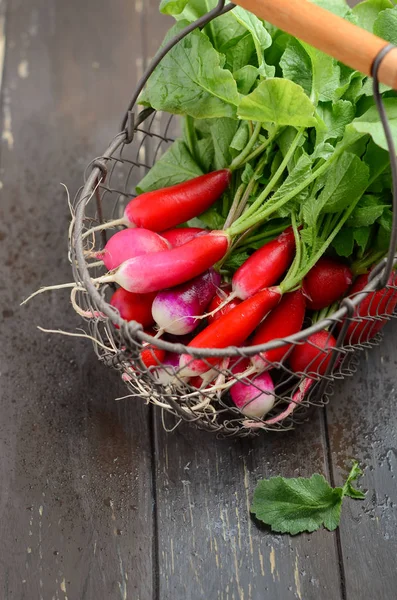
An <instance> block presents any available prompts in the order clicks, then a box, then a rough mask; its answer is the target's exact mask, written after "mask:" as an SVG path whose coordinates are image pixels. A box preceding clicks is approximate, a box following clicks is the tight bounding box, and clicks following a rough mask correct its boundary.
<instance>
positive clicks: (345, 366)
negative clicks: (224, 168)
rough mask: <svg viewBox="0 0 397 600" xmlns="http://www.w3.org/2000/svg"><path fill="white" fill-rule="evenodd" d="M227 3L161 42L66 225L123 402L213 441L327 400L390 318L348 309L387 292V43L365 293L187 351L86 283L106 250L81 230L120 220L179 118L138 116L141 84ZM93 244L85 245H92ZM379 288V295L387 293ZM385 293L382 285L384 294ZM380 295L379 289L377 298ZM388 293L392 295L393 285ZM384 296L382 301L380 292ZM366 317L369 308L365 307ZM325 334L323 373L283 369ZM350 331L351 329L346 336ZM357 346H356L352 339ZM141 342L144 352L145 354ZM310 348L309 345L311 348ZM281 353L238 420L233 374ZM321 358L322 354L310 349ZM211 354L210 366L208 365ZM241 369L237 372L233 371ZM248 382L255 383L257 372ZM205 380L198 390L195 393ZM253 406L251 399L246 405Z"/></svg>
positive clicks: (94, 327)
mask: <svg viewBox="0 0 397 600" xmlns="http://www.w3.org/2000/svg"><path fill="white" fill-rule="evenodd" d="M233 7H234V5H233V4H228V5H226V6H225V2H224V1H220V2H219V3H218V6H217V7H216V8H215V9H214V10H212V11H211V12H210V13H208V14H207V15H205V16H204V17H202V18H201V19H199V20H198V21H196V22H195V23H192V24H191V25H189V26H188V27H186V28H185V29H184V30H182V31H181V32H180V33H179V34H178V36H177V37H176V38H174V39H172V40H171V41H170V42H169V43H168V44H166V45H165V46H164V47H163V48H162V49H161V51H160V52H159V53H158V54H157V55H156V57H155V59H154V60H153V61H152V63H151V65H150V67H149V68H148V70H147V72H146V73H145V74H144V76H143V77H142V79H141V81H140V82H139V84H138V86H137V89H136V91H135V93H134V96H133V99H132V101H131V104H130V106H129V109H128V111H127V114H126V116H125V118H124V121H123V124H122V128H121V129H122V131H121V133H119V134H118V135H117V136H116V137H115V138H114V140H113V141H112V142H111V144H110V145H109V147H108V148H107V150H106V151H105V152H104V153H103V155H102V156H100V157H98V158H96V159H95V160H93V161H92V162H91V163H90V164H89V165H88V167H87V169H86V172H85V184H84V186H83V187H82V188H81V189H80V190H79V192H78V194H77V196H76V199H75V202H74V207H73V211H74V219H73V221H72V224H71V230H70V248H69V250H70V256H69V258H70V261H71V264H72V268H73V274H74V279H75V282H76V286H77V287H76V288H75V289H74V290H73V292H72V294H73V295H72V302H73V304H74V307H75V309H76V310H77V311H78V312H79V313H80V314H81V315H82V317H83V318H84V319H85V320H86V322H87V327H88V329H89V332H90V335H91V336H92V338H93V339H94V341H95V343H94V348H95V351H96V353H97V355H98V358H99V359H100V360H101V361H102V362H104V363H105V365H107V366H109V367H112V368H115V369H117V370H118V371H119V373H120V375H121V377H122V379H123V381H124V382H125V384H126V386H127V388H128V394H127V395H126V397H136V398H140V399H143V400H146V401H147V402H148V403H149V402H150V403H153V404H154V405H156V406H158V407H159V408H161V410H162V411H163V423H164V426H165V427H168V426H166V423H165V420H164V418H165V415H166V414H171V415H173V416H174V417H175V419H172V423H171V425H170V427H175V426H176V425H178V424H179V423H180V422H181V421H188V422H191V423H193V424H195V425H196V426H197V427H199V428H201V429H205V430H207V431H212V432H215V433H217V434H218V435H219V436H222V437H226V436H252V435H256V434H258V432H260V431H270V430H278V431H280V430H286V429H289V428H291V427H292V426H293V425H294V424H296V423H299V422H301V421H302V420H304V419H305V418H306V417H307V415H308V411H309V409H310V407H314V406H322V405H324V404H326V403H327V401H328V400H329V397H330V395H331V394H332V389H333V383H334V381H335V380H338V379H343V378H344V377H347V376H350V375H353V374H354V372H355V371H356V368H357V364H358V351H359V350H364V349H366V348H370V347H371V346H374V345H377V344H378V343H379V341H380V339H381V335H380V334H379V333H378V334H377V335H375V336H372V335H368V332H369V331H371V328H376V325H377V323H383V322H384V321H385V320H386V319H388V318H390V315H389V314H388V312H390V311H388V306H387V302H383V303H381V305H382V312H381V313H380V314H377V315H376V316H371V317H360V318H358V317H354V311H355V309H356V307H357V306H358V305H359V303H360V302H362V301H363V300H364V298H365V297H366V296H367V294H369V293H370V292H372V291H374V290H377V289H382V288H384V287H385V286H386V284H387V282H388V280H389V276H390V273H391V271H392V268H393V265H394V263H395V262H396V259H395V256H394V251H395V248H396V231H397V218H396V214H397V211H396V200H397V194H396V161H395V158H394V157H395V152H394V148H393V141H392V138H391V135H390V130H389V127H388V123H387V119H386V115H385V111H384V109H383V105H382V99H381V97H380V94H379V89H378V88H379V86H378V78H377V72H378V69H379V65H380V63H381V61H382V59H383V57H384V56H385V54H386V53H387V51H388V50H390V49H391V48H393V46H391V47H390V46H387V47H386V48H385V49H384V50H383V51H382V52H381V53H380V54H379V55H378V57H377V58H376V60H375V62H374V65H373V77H374V96H375V101H376V103H377V106H378V110H379V113H380V117H381V121H382V124H383V126H384V129H385V134H386V138H387V141H388V144H389V152H390V157H391V166H392V175H393V193H394V199H393V232H392V236H391V238H392V239H391V243H390V250H389V254H388V257H387V258H386V259H383V260H382V261H381V262H380V263H379V264H378V265H377V266H376V267H375V268H374V269H373V270H372V272H371V277H370V281H369V284H368V285H367V287H366V288H365V289H364V290H363V291H362V292H360V293H359V294H356V295H355V296H354V297H349V298H345V299H344V300H342V301H341V302H340V305H339V308H338V310H336V312H335V313H334V314H332V315H331V316H329V317H327V318H326V319H323V320H321V321H319V322H317V323H314V324H313V323H311V322H310V320H307V321H306V322H305V327H304V329H303V330H302V331H301V332H299V333H297V334H295V335H293V336H290V337H288V338H284V339H275V340H273V341H271V342H269V343H266V344H263V345H261V346H249V347H244V348H243V347H240V348H234V347H231V348H225V349H222V350H219V349H210V348H208V349H205V350H203V349H196V350H195V349H194V348H191V347H189V348H187V347H186V346H185V345H183V344H181V343H179V342H177V341H175V339H174V340H172V339H169V340H168V341H166V340H163V339H156V338H154V337H152V336H150V335H148V334H146V333H144V331H143V329H142V327H141V325H139V324H138V323H136V322H134V321H130V322H127V321H124V320H123V319H122V318H121V317H120V315H119V313H118V312H117V311H116V310H115V309H114V308H113V307H112V306H110V304H109V303H108V300H109V297H110V294H111V293H112V291H114V288H113V289H112V284H110V285H102V286H100V287H98V286H97V285H96V284H94V283H93V282H92V278H95V277H97V276H99V275H101V274H103V273H104V271H103V268H101V267H100V266H98V265H95V264H93V261H92V260H89V259H88V257H89V255H90V254H89V253H90V252H91V251H92V250H93V249H95V250H100V249H102V248H103V246H104V244H105V243H106V234H105V232H104V231H102V232H101V233H100V234H98V235H96V236H95V238H94V241H93V239H92V238H83V233H84V231H86V230H87V229H89V228H90V227H91V226H92V225H93V224H94V225H97V224H100V223H102V222H104V221H105V220H108V219H113V218H118V217H120V216H121V215H122V214H123V211H124V207H125V204H126V203H127V202H128V201H129V200H130V199H131V197H133V196H134V195H135V186H136V185H137V183H138V181H139V180H140V179H141V178H142V176H143V175H144V174H145V173H146V172H147V171H148V169H149V168H150V167H151V166H152V165H153V163H154V162H155V161H156V159H157V158H158V157H159V156H160V155H161V153H162V152H164V150H165V149H166V148H167V146H168V145H169V144H170V143H171V142H172V141H173V140H174V138H175V137H176V135H177V133H178V127H179V123H178V119H177V118H175V117H173V116H171V115H168V114H164V113H157V112H155V111H153V110H152V109H144V110H141V111H140V112H138V110H137V107H136V103H137V99H138V96H139V94H140V92H141V90H142V89H143V87H144V85H145V83H146V81H147V79H148V77H149V76H150V74H151V73H152V72H153V70H154V68H155V67H156V66H157V64H158V63H159V62H160V61H161V60H162V58H163V57H164V56H165V54H166V53H167V52H168V51H169V50H170V48H171V47H173V46H174V45H175V44H176V43H178V41H179V40H181V39H182V38H183V37H184V36H186V35H187V34H188V33H189V32H190V31H192V30H193V29H194V28H196V27H202V26H203V25H205V24H206V23H208V22H209V21H210V20H211V19H213V18H216V17H217V16H219V15H220V14H222V13H224V12H225V11H228V10H231V9H232V8H233ZM93 243H94V246H93ZM386 289H388V288H386ZM389 289H390V288H389ZM386 293H387V291H385V294H386ZM396 293H397V288H396ZM389 296H390V295H389ZM369 312H370V313H372V312H373V311H371V310H369ZM363 319H364V320H365V321H366V322H367V323H366V325H365V328H364V330H365V331H366V334H365V336H364V337H365V340H369V341H362V342H361V343H355V344H351V343H350V341H349V339H345V338H346V332H347V330H348V327H349V325H350V324H351V323H352V322H353V323H354V322H355V323H356V326H360V327H361V328H362V321H363ZM326 329H327V331H328V335H329V336H331V335H333V336H334V337H335V338H336V340H337V341H336V346H335V347H334V348H333V349H332V351H331V358H330V356H329V354H324V356H323V359H322V360H326V361H327V364H328V366H327V369H326V371H325V373H324V375H318V364H317V366H316V369H314V370H313V372H310V371H307V370H306V372H305V373H302V374H299V373H298V374H297V373H294V372H293V371H292V370H290V368H289V367H288V354H289V353H290V352H291V351H292V349H293V347H294V346H296V345H298V344H303V343H305V341H306V340H307V339H308V337H309V336H310V335H312V334H314V333H316V332H320V331H324V330H326ZM349 332H350V333H351V329H350V330H349ZM359 342H360V340H359ZM148 344H150V346H149V347H148ZM312 345H314V346H315V344H312ZM281 346H286V347H287V348H288V352H287V354H286V355H285V356H284V358H283V360H282V362H281V363H276V364H274V363H271V364H269V367H270V368H271V369H272V371H271V372H272V377H273V380H274V386H275V392H274V399H275V402H274V406H273V408H272V409H271V410H270V412H269V413H268V414H266V416H265V417H263V418H259V417H255V416H249V415H247V411H245V414H243V413H242V412H241V411H240V410H239V409H238V408H237V407H236V406H235V405H234V404H233V402H232V401H231V398H230V393H229V390H230V388H231V385H233V384H236V383H237V382H238V383H239V385H242V386H244V385H248V384H249V385H250V386H253V387H254V388H255V386H256V388H257V390H258V395H259V394H260V393H261V388H260V383H259V380H258V382H257V383H256V378H255V377H254V378H250V380H248V379H247V377H246V376H245V375H240V374H239V370H240V371H241V370H242V371H244V369H243V364H244V361H246V359H247V358H250V357H252V356H253V355H256V354H258V352H265V351H267V350H272V349H275V348H279V347H281ZM145 348H146V349H148V350H149V351H150V352H152V354H153V356H154V357H155V356H156V352H155V351H153V350H152V349H153V348H157V349H159V351H166V352H173V353H178V354H182V353H183V354H189V355H190V356H191V358H192V360H193V359H195V358H200V359H203V360H206V361H207V364H208V371H209V372H210V374H208V375H207V376H206V378H205V381H204V382H203V381H201V382H200V381H196V382H192V381H191V380H189V379H187V378H186V377H184V376H183V372H182V373H181V372H180V371H179V370H178V368H177V367H175V366H172V365H167V364H163V363H161V361H158V360H156V359H155V360H154V361H153V363H154V364H153V365H152V366H150V367H145V365H144V363H143V362H142V360H141V352H142V350H145ZM318 350H319V351H321V348H319V347H318ZM215 357H216V359H217V360H216V361H215ZM239 364H240V365H241V369H239V368H238V365H239ZM256 377H260V375H257V376H256ZM204 383H205V387H203V386H204ZM254 400H255V398H254Z"/></svg>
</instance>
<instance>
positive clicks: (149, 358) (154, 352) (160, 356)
mask: <svg viewBox="0 0 397 600" xmlns="http://www.w3.org/2000/svg"><path fill="white" fill-rule="evenodd" d="M145 333H147V334H148V335H153V331H152V330H148V331H145ZM165 354H166V352H165V350H162V349H161V348H158V347H157V346H155V345H154V344H150V343H149V342H143V344H142V350H141V352H140V359H141V361H142V362H143V364H144V365H145V367H146V368H147V369H150V367H158V366H161V365H162V364H163V361H164V358H165Z"/></svg>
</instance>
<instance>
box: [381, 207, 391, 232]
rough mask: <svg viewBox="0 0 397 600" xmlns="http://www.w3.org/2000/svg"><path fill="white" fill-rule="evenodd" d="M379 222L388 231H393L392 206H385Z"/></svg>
mask: <svg viewBox="0 0 397 600" xmlns="http://www.w3.org/2000/svg"><path fill="white" fill-rule="evenodd" d="M378 223H379V225H380V226H381V227H382V228H383V229H384V230H385V231H387V232H388V233H390V232H391V230H392V227H393V213H392V210H391V208H389V207H388V208H385V210H384V211H383V213H382V215H381V216H380V217H379V219H378ZM388 237H389V236H388Z"/></svg>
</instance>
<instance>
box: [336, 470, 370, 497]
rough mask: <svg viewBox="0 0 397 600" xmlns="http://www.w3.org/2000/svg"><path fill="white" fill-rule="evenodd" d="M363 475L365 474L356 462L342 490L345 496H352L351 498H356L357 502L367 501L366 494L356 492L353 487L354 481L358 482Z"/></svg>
mask: <svg viewBox="0 0 397 600" xmlns="http://www.w3.org/2000/svg"><path fill="white" fill-rule="evenodd" d="M362 474H363V472H362V470H361V469H360V467H359V464H358V462H357V461H354V462H353V466H352V468H351V471H350V473H349V475H348V478H347V480H346V483H345V485H344V486H343V488H342V491H343V495H344V496H350V498H354V499H356V500H364V499H365V494H364V493H363V492H361V491H360V490H356V489H355V488H354V487H352V481H356V479H358V478H359V477H361V475H362Z"/></svg>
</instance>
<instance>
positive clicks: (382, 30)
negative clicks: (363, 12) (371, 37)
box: [374, 6, 397, 45]
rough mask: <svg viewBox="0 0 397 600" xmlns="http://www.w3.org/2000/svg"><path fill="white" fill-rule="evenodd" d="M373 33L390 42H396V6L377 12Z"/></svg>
mask: <svg viewBox="0 0 397 600" xmlns="http://www.w3.org/2000/svg"><path fill="white" fill-rule="evenodd" d="M374 34H375V35H378V36H379V37H381V38H383V39H384V40H386V41H387V42H390V44H394V45H396V44H397V7H396V6H394V7H393V8H388V9H387V10H383V11H382V12H380V13H379V15H378V16H377V18H376V21H375V23H374Z"/></svg>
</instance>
